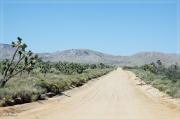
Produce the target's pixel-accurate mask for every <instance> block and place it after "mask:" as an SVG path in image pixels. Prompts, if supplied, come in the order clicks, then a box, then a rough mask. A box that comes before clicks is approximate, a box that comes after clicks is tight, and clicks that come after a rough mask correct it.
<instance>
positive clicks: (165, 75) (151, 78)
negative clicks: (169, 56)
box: [123, 60, 180, 98]
mask: <svg viewBox="0 0 180 119" xmlns="http://www.w3.org/2000/svg"><path fill="white" fill-rule="evenodd" d="M123 69H125V70H129V71H132V72H133V73H135V74H136V76H137V77H139V78H140V79H142V80H143V81H144V82H145V83H146V84H149V85H152V86H153V87H155V88H157V89H159V90H160V91H163V92H165V93H167V94H168V95H170V96H172V97H173V98H180V67H179V66H178V64H177V63H174V64H172V65H171V66H169V67H165V66H164V65H163V64H162V63H161V61H160V60H157V62H156V63H153V62H152V63H150V64H145V65H143V66H140V67H138V66H135V67H129V66H124V67H123Z"/></svg>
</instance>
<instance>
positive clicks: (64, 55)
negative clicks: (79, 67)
mask: <svg viewBox="0 0 180 119" xmlns="http://www.w3.org/2000/svg"><path fill="white" fill-rule="evenodd" d="M14 51H15V49H14V48H12V47H11V46H10V45H8V44H0V60H3V59H10V58H11V57H12V55H13V53H14ZM37 54H39V56H41V57H42V58H43V61H48V60H50V61H51V62H58V61H68V62H78V63H104V64H109V65H117V66H124V65H128V66H140V65H143V64H145V63H151V62H156V61H157V60H161V62H162V63H163V64H165V65H171V64H173V63H175V62H178V64H180V54H167V53H160V52H139V53H137V54H134V55H131V56H114V55H110V54H105V53H101V52H97V51H92V50H88V49H71V50H65V51H57V52H54V53H37Z"/></svg>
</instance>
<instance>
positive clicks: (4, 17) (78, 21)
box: [0, 0, 180, 56]
mask: <svg viewBox="0 0 180 119" xmlns="http://www.w3.org/2000/svg"><path fill="white" fill-rule="evenodd" d="M0 7H1V9H0V10H1V12H0V17H1V24H0V27H1V29H0V35H1V36H0V43H4V44H10V43H11V42H12V41H16V40H17V37H18V36H19V37H21V38H22V39H23V40H22V41H23V43H26V44H27V45H28V48H27V50H29V49H30V50H32V51H33V52H35V53H42V52H50V53H52V52H55V51H62V50H69V49H79V48H83V49H90V50H94V51H99V52H103V53H107V54H112V55H123V56H127V55H133V54H135V53H137V52H152V51H155V52H163V53H177V54H180V35H179V32H180V30H179V29H180V24H179V21H180V18H179V15H180V8H179V7H180V0H143V1H142V0H131V1H128V0H111V1H110V0H96V1H95V0H94V1H93V0H91V1H90V0H66V1H65V0H51V1H50V0H44V1H42V0H24V1H22V0H1V6H0Z"/></svg>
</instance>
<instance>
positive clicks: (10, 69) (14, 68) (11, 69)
mask: <svg viewBox="0 0 180 119" xmlns="http://www.w3.org/2000/svg"><path fill="white" fill-rule="evenodd" d="M17 39H18V41H17V43H14V42H12V44H11V46H12V47H15V48H16V50H15V52H14V54H13V56H12V58H11V60H8V59H6V60H4V61H3V63H2V65H1V67H2V71H1V74H2V76H3V77H2V79H1V81H0V88H3V87H4V85H5V84H6V82H7V81H8V80H9V79H11V78H12V77H14V76H15V75H17V74H18V73H20V72H22V71H27V72H28V73H29V72H30V71H31V70H32V69H33V66H34V65H35V64H36V63H37V61H38V60H40V59H41V58H39V57H38V55H35V56H34V57H33V56H32V54H33V53H32V51H28V52H27V54H26V53H25V49H26V48H27V45H26V44H25V43H24V44H22V43H21V41H22V39H21V38H20V37H18V38H17ZM17 54H18V55H19V59H18V61H17V62H14V59H15V56H16V55H17ZM23 59H24V62H23V65H22V66H19V64H20V62H22V61H23Z"/></svg>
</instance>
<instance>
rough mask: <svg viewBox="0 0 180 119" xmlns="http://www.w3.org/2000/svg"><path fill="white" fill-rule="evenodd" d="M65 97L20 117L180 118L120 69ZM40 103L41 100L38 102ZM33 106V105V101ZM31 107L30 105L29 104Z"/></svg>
mask: <svg viewBox="0 0 180 119" xmlns="http://www.w3.org/2000/svg"><path fill="white" fill-rule="evenodd" d="M98 79H99V80H93V81H91V82H89V83H88V84H85V85H84V86H82V87H80V88H77V89H75V90H71V91H68V92H65V95H67V96H61V97H57V98H53V99H50V100H48V101H42V103H43V104H41V105H39V107H35V108H34V109H29V110H27V111H23V112H20V113H18V115H17V116H16V117H10V116H9V117H2V119H7V118H10V119H11V118H13V119H15V118H18V119H24V118H26V119H37V118H38V119H57V118H62V119H179V118H180V112H179V111H178V110H176V109H175V108H173V109H171V108H169V107H168V106H166V105H164V104H161V103H159V102H158V101H155V100H152V99H151V98H149V97H148V96H147V95H146V94H145V93H143V92H142V91H141V90H139V89H138V88H137V86H136V85H135V84H133V82H132V81H131V76H130V74H129V73H128V72H127V71H123V70H122V69H120V68H118V70H115V71H113V72H111V73H109V74H107V75H106V76H103V77H100V78H98ZM34 104H37V103H34ZM31 105H32V106H31V108H32V107H33V104H31ZM27 106H28V104H27Z"/></svg>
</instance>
